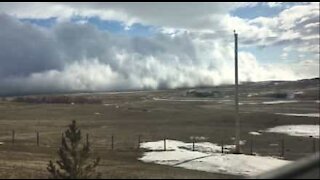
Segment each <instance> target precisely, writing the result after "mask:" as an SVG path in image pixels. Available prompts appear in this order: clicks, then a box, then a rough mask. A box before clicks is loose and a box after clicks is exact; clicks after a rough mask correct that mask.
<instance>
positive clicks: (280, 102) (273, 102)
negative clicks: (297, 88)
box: [262, 100, 299, 104]
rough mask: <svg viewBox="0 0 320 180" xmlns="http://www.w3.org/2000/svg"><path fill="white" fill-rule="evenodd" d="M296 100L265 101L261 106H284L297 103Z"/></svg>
mask: <svg viewBox="0 0 320 180" xmlns="http://www.w3.org/2000/svg"><path fill="white" fill-rule="evenodd" d="M297 102H299V101H297V100H282V101H265V102H262V104H285V103H297Z"/></svg>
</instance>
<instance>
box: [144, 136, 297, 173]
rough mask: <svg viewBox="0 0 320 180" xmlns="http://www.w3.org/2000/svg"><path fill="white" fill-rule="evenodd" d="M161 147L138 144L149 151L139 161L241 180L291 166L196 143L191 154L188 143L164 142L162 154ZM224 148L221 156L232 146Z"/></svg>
mask: <svg viewBox="0 0 320 180" xmlns="http://www.w3.org/2000/svg"><path fill="white" fill-rule="evenodd" d="M163 146H164V141H156V142H145V143H142V144H141V147H142V148H145V149H148V150H150V152H145V153H144V154H143V157H141V158H139V160H141V161H143V162H148V163H156V164H162V165H169V166H174V167H182V168H186V169H193V170H199V171H207V172H214V173H224V174H233V175H242V176H254V175H257V174H260V173H262V172H265V171H269V170H272V169H275V168H278V167H280V166H283V165H286V164H288V163H290V162H291V161H286V160H281V159H277V158H274V157H262V156H250V155H244V154H221V153H220V152H221V146H219V145H217V144H213V143H209V142H202V143H196V144H195V148H194V151H192V143H184V142H181V141H175V140H166V147H167V148H166V149H167V151H163V149H164V147H163ZM225 147H226V150H225V152H228V151H230V150H231V148H233V147H234V146H233V145H226V146H225Z"/></svg>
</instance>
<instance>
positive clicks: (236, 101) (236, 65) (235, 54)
mask: <svg viewBox="0 0 320 180" xmlns="http://www.w3.org/2000/svg"><path fill="white" fill-rule="evenodd" d="M234 60H235V96H234V97H235V120H236V138H235V145H236V149H235V153H236V154H240V122H239V121H240V120H239V97H238V34H237V33H236V30H234Z"/></svg>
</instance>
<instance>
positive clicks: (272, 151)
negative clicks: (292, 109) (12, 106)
mask: <svg viewBox="0 0 320 180" xmlns="http://www.w3.org/2000/svg"><path fill="white" fill-rule="evenodd" d="M59 136H60V137H59ZM62 136H63V134H62V133H53V132H39V131H35V132H34V133H30V132H29V133H27V132H20V133H19V132H17V131H16V130H11V131H7V132H2V133H1V134H0V147H1V146H5V145H13V146H14V145H16V146H18V145H22V146H31V147H44V148H45V147H46V148H58V147H59V146H60V143H61V137H62ZM83 137H84V141H83V142H84V143H90V145H91V147H92V149H95V150H103V151H122V152H123V151H143V150H144V149H143V148H142V147H141V144H142V143H143V142H154V141H163V147H162V148H161V149H160V150H162V151H167V150H168V147H169V146H170V141H168V140H179V139H176V138H170V137H163V138H162V139H159V138H158V137H152V136H146V135H142V134H132V135H130V136H128V137H125V136H123V135H119V136H118V135H117V134H109V135H106V136H104V137H99V136H95V135H94V134H90V133H85V136H83ZM190 137H193V136H190ZM202 142H208V141H206V140H205V139H197V138H190V140H189V141H188V142H187V143H191V144H192V146H191V149H190V150H191V151H197V146H198V145H199V144H200V143H202ZM211 143H213V144H217V145H218V146H220V147H221V149H220V151H219V152H218V153H230V150H232V148H230V146H232V145H233V140H229V139H221V140H220V141H219V142H215V141H212V142H211ZM319 148H320V143H319V138H314V137H309V138H308V137H307V138H306V137H295V138H288V137H285V136H281V138H278V139H273V140H264V139H261V138H255V137H251V138H249V139H247V140H243V141H242V143H241V153H243V154H248V155H268V156H277V157H283V158H288V157H290V158H294V159H298V158H300V157H304V156H306V155H308V154H312V153H315V152H317V151H319ZM215 153H217V151H215Z"/></svg>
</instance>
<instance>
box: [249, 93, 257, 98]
mask: <svg viewBox="0 0 320 180" xmlns="http://www.w3.org/2000/svg"><path fill="white" fill-rule="evenodd" d="M258 95H259V94H258V93H249V94H248V95H247V97H252V96H258Z"/></svg>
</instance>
